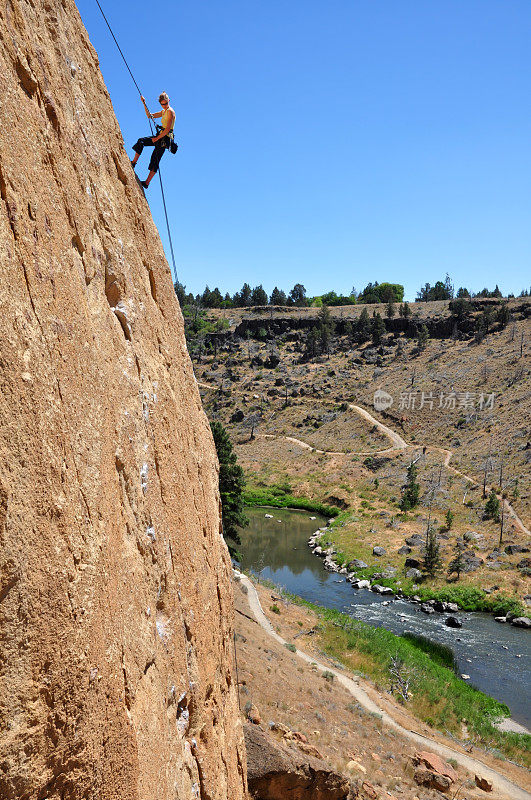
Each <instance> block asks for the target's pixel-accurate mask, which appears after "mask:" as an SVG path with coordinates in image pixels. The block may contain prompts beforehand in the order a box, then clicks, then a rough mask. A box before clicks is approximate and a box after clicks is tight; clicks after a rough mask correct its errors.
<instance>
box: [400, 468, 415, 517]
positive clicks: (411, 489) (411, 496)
mask: <svg viewBox="0 0 531 800" xmlns="http://www.w3.org/2000/svg"><path fill="white" fill-rule="evenodd" d="M419 497H420V484H419V483H417V467H416V466H415V464H413V463H411V464H410V465H409V467H408V468H407V478H406V482H405V484H404V485H403V486H402V499H401V500H400V508H401V510H402V511H409V510H410V509H411V508H415V506H416V505H418V502H419Z"/></svg>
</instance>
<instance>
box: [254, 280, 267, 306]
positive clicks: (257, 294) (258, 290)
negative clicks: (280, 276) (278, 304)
mask: <svg viewBox="0 0 531 800" xmlns="http://www.w3.org/2000/svg"><path fill="white" fill-rule="evenodd" d="M251 305H252V306H266V305H267V294H266V292H265V290H264V287H263V286H262V284H260V286H255V287H254V289H253V291H252V292H251Z"/></svg>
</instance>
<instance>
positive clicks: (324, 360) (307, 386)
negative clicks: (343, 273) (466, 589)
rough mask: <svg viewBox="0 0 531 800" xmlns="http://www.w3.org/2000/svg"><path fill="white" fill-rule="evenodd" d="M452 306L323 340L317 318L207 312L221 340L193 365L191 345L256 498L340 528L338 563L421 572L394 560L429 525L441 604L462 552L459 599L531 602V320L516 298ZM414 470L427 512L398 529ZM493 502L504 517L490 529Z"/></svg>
mask: <svg viewBox="0 0 531 800" xmlns="http://www.w3.org/2000/svg"><path fill="white" fill-rule="evenodd" d="M448 306H449V304H448V302H447V301H445V302H437V303H416V304H411V307H410V310H411V315H410V316H409V318H405V317H404V316H401V315H400V314H399V312H398V310H397V313H396V314H395V316H393V317H391V318H390V317H386V316H385V314H386V311H387V309H386V308H385V307H384V306H379V307H374V306H372V307H371V306H363V307H362V306H349V307H345V308H334V309H330V311H331V316H332V319H331V321H330V322H329V323H327V324H328V325H329V333H328V336H327V337H325V338H323V335H322V331H323V320H322V313H321V312H320V311H319V309H312V308H307V309H306V308H305V309H283V310H280V309H276V310H275V309H268V310H266V309H254V310H247V311H241V310H237V311H235V310H233V309H230V310H225V311H216V312H214V313H213V314H212V317H213V318H216V319H217V320H219V318H220V316H221V315H224V317H222V319H223V318H224V319H225V322H226V323H227V324H226V325H225V326H222V325H220V324H218V323H215V324H217V330H216V329H214V330H213V331H208V332H207V333H205V334H204V335H203V341H202V349H201V350H198V349H197V340H196V341H195V342H194V344H195V345H196V350H195V355H194V359H195V362H196V363H195V369H196V375H197V377H198V380H199V381H200V386H201V391H202V392H203V396H204V402H205V405H206V408H207V411H208V413H209V414H210V415H211V416H212V417H213V418H214V419H220V420H221V421H222V422H223V423H224V424H225V425H227V427H228V430H229V432H230V434H231V436H232V438H233V440H234V442H235V444H236V450H237V452H238V457H239V459H240V463H241V465H242V467H243V468H244V470H245V473H246V477H247V481H248V486H249V487H250V488H251V489H252V490H253V491H255V490H258V492H259V493H261V495H262V496H264V497H265V499H266V501H267V499H268V498H269V499H271V497H272V496H278V494H279V493H280V494H281V495H282V494H283V493H284V494H286V493H287V494H290V495H295V496H297V497H306V498H310V499H311V500H315V501H319V502H324V503H326V504H330V505H335V506H338V507H340V508H341V509H343V510H344V511H346V512H347V514H348V517H344V518H343V519H342V521H341V531H340V535H339V534H338V536H337V538H335V539H334V545H335V546H337V547H338V549H339V550H340V551H341V552H342V553H343V554H344V556H345V557H346V558H347V561H350V560H352V559H354V558H356V559H359V560H361V561H362V562H364V563H365V564H366V565H367V564H368V565H369V567H370V569H373V568H374V570H373V571H374V572H381V571H382V569H383V567H382V564H381V563H380V562H381V559H379V558H378V557H376V558H374V557H373V555H374V554H373V547H374V545H377V544H383V545H384V547H385V548H386V550H387V556H386V558H387V561H386V566H389V568H390V569H393V570H395V571H396V570H398V571H399V572H400V573H402V571H403V570H404V569H405V571H406V572H407V568H408V567H409V568H410V569H413V570H414V569H416V568H418V566H419V564H418V563H417V564H413V563H410V561H411V559H409V558H408V559H407V561H408V564H406V557H405V556H404V553H403V551H401V548H402V547H404V546H407V542H406V541H405V540H406V539H409V538H411V537H414V536H415V535H416V536H417V537H421V538H422V541H424V539H425V535H426V528H427V525H428V522H429V523H430V524H431V525H432V526H436V527H437V530H438V535H439V538H440V547H441V555H442V562H443V563H442V566H443V570H442V572H441V573H440V574H439V578H438V580H437V581H435V582H433V581H430V583H431V584H433V586H435V587H436V588H437V590H439V589H441V590H442V589H444V588H448V587H447V583H448V581H450V582H451V583H452V584H453V583H454V582H455V580H456V576H455V575H452V577H451V579H450V577H449V575H448V574H447V569H448V568H449V567H450V563H451V562H452V559H453V557H454V553H455V549H456V547H458V546H462V547H463V548H465V550H466V552H465V554H464V555H465V560H466V562H467V563H466V569H465V570H464V573H465V574H464V575H463V576H462V577H460V578H459V583H460V586H463V585H466V586H470V587H473V586H475V587H480V588H482V589H483V588H484V589H485V590H487V591H491V592H492V591H494V592H501V593H502V594H504V595H506V596H507V597H512V598H514V599H517V600H518V601H519V602H524V601H525V602H529V600H530V598H529V595H530V591H531V585H530V582H529V578H530V576H531V561H530V559H529V555H528V554H529V552H530V550H531V540H530V538H529V529H530V524H531V523H530V519H531V518H530V508H531V485H530V471H529V464H530V463H531V443H530V442H531V431H530V429H529V418H530V417H529V410H530V405H529V399H530V392H529V376H530V374H531V371H530V366H529V345H528V343H529V333H530V330H531V327H530V326H531V322H530V318H529V316H530V310H531V306H530V304H529V299H528V298H525V297H524V298H513V299H510V300H509V301H505V300H500V301H492V300H483V301H477V302H476V301H475V300H474V301H471V302H468V303H467V304H466V307H465V308H464V309H461V311H458V313H454V310H452V309H450V308H449V307H448ZM364 309H365V310H368V311H369V313H368V317H367V318H368V320H369V322H370V325H371V327H372V325H373V319H374V318H373V316H372V315H373V312H374V311H376V312H377V313H378V311H379V313H381V315H382V320H381V321H382V323H383V329H382V330H381V331H380V333H379V335H378V337H373V336H372V332H371V331H369V333H368V334H365V335H364V334H362V333H361V332H360V330H359V321H360V318H361V314H362V312H363V310H364ZM487 320H488V321H487ZM227 325H228V327H227ZM424 326H425V330H424ZM421 330H423V331H424V339H423V340H422V339H421V338H419V331H421ZM445 331H446V333H445ZM312 332H314V333H313V338H312ZM200 333H201V331H200V332H199V334H198V336H199V335H200ZM375 338H378V339H379V341H374V339H375ZM325 341H326V349H325V348H324V342H325ZM375 397H376V399H378V397H380V399H382V400H383V401H384V402H383V404H381V405H380V404H378V403H375ZM367 414H368V416H367ZM364 415H365V416H364ZM382 425H383V426H385V427H386V429H387V433H384V432H383V429H382ZM397 437H398V440H397ZM396 441H398V442H399V444H398V447H397V446H396ZM400 441H401V442H402V444H400ZM393 443H394V444H393ZM412 461H415V463H416V465H417V470H418V473H419V482H420V496H419V503H418V506H417V507H416V508H415V509H414V511H413V512H412V513H411V514H409V515H407V514H402V513H401V509H400V498H401V491H402V487H403V486H404V483H405V480H406V475H407V468H408V466H409V464H410V463H411V462H412ZM483 482H485V485H486V487H489V490H488V492H485V493H484V492H483ZM490 487H492V488H493V489H494V491H495V493H497V494H498V497H499V499H500V500H501V498H502V497H503V498H505V503H504V506H500V509H502V510H503V514H501V511H498V513H497V514H493V515H491V516H490V518H487V515H486V513H485V508H486V500H487V497H486V496H484V494H485V495H488V494H489V492H490ZM448 512H450V514H451V520H450V526H451V531H449V530H446V529H445V527H444V526H445V524H446V522H445V519H446V515H447V513H448ZM470 541H472V542H474V543H475V544H474V545H473V546H471V545H469V544H467V542H468V543H469V542H470ZM391 554H393V555H391ZM421 555H422V553H420V552H418V553H417V554H416V559H417V561H419V562H420V561H421V560H422V559H421ZM411 558H415V554H413V555H412V556H411ZM397 574H398V573H397ZM359 577H363V578H366V577H368V576H367V575H362V576H359ZM400 579H401V580H402V581H403V580H404V579H405V578H404V575H402V576H401V578H400ZM402 588H404V586H402ZM410 588H413V587H412V586H411V587H410Z"/></svg>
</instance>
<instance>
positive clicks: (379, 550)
mask: <svg viewBox="0 0 531 800" xmlns="http://www.w3.org/2000/svg"><path fill="white" fill-rule="evenodd" d="M372 554H373V556H384V555H385V554H386V550H385V548H384V547H380V546H379V545H377V546H376V547H373V548H372Z"/></svg>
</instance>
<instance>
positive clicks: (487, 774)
mask: <svg viewBox="0 0 531 800" xmlns="http://www.w3.org/2000/svg"><path fill="white" fill-rule="evenodd" d="M235 574H236V575H238V576H239V577H240V579H241V582H242V583H243V584H244V585H245V586H246V587H247V589H248V600H249V607H250V609H251V612H252V614H253V616H254V618H255V619H256V621H257V622H258V624H259V625H260V626H261V627H262V628H263V629H264V630H265V631H266V633H268V634H269V635H270V636H271V637H272V638H273V639H275V641H277V642H278V643H279V644H281V645H285V644H286V643H287V642H286V640H285V639H283V638H282V636H279V634H278V633H277V632H276V631H275V629H274V628H273V626H272V624H271V623H270V621H269V620H268V618H267V617H266V615H265V614H264V612H263V610H262V606H261V604H260V599H259V597H258V593H257V591H256V589H255V587H254V585H253V583H252V582H251V581H250V580H249V578H247V576H246V575H244V574H243V573H240V572H237V571H236V570H235ZM296 654H297V656H298V657H299V658H301V659H302V660H303V661H306V662H307V663H308V664H315V665H316V666H317V667H318V668H319V669H321V670H323V671H324V670H326V671H328V672H332V673H333V674H334V676H335V677H336V678H337V681H338V682H339V683H340V684H341V685H342V686H344V687H345V689H347V691H348V692H350V694H351V695H352V696H353V697H354V698H355V699H356V700H357V702H358V703H360V704H361V705H362V706H363V707H364V708H366V709H367V711H370V712H373V713H375V714H379V715H380V716H381V718H382V722H383V723H384V724H386V725H388V726H389V727H391V728H393V729H394V730H395V731H397V732H398V733H399V734H401V735H402V736H404V737H405V738H407V739H409V740H410V741H412V742H415V744H417V745H419V746H420V747H422V748H425V747H429V749H430V750H433V751H434V752H436V753H439V755H441V756H443V757H444V758H446V759H448V758H454V759H455V760H456V761H457V762H458V763H459V764H461V765H462V766H463V767H465V769H468V770H469V771H470V772H471V773H472V774H479V775H481V776H482V777H484V778H487V779H488V780H489V781H491V783H492V784H493V787H494V788H495V790H496V791H497V792H502V793H503V797H504V798H507V800H531V794H530V793H529V792H526V791H525V790H524V789H522V788H521V787H519V786H517V785H516V784H515V783H513V782H512V781H510V780H509V779H508V778H505V777H504V776H503V775H501V774H500V773H499V772H496V770H494V769H492V768H491V767H488V766H487V765H486V764H484V763H483V762H482V761H479V760H478V759H475V758H472V757H471V756H468V755H466V754H465V753H462V752H460V751H459V750H454V749H453V748H452V747H449V746H447V745H443V744H440V743H439V742H435V741H433V740H432V739H430V738H429V737H427V736H423V735H422V734H420V733H415V732H414V731H410V730H408V729H407V728H403V727H402V726H401V725H399V723H398V722H396V720H394V719H393V717H391V716H390V714H388V713H387V712H386V711H384V710H383V709H381V708H380V707H379V706H378V705H376V703H375V702H374V701H373V700H371V698H370V697H369V696H368V694H367V693H366V692H365V691H364V689H362V687H361V686H360V685H359V684H358V683H357V682H356V680H354V679H353V678H349V677H348V676H347V675H344V674H343V673H342V672H338V671H337V670H335V669H332V668H331V667H330V666H329V665H325V664H322V663H320V662H319V661H317V660H316V658H315V657H314V656H309V655H307V654H306V653H304V652H303V651H302V650H299V649H297V653H296ZM496 797H498V798H500V800H501V797H500V795H499V794H498V795H496Z"/></svg>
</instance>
